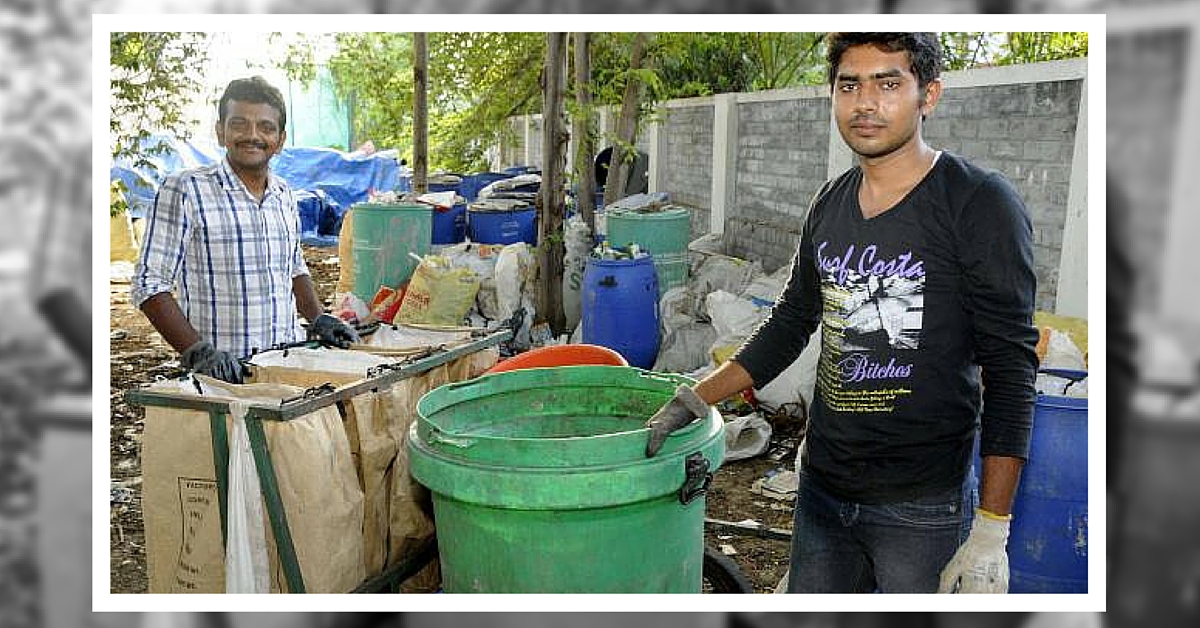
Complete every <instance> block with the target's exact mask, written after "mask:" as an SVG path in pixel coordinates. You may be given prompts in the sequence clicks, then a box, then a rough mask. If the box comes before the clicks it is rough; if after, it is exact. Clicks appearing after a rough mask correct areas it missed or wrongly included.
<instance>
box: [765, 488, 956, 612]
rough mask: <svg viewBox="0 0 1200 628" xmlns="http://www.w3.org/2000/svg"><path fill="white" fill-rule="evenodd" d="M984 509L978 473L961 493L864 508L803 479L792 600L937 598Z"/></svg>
mask: <svg viewBox="0 0 1200 628" xmlns="http://www.w3.org/2000/svg"><path fill="white" fill-rule="evenodd" d="M976 502H977V492H976V490H975V482H974V477H973V474H970V473H969V474H968V475H967V480H966V482H964V484H963V487H962V488H961V489H953V490H951V491H947V492H942V493H940V494H936V495H930V496H927V497H922V498H919V499H914V500H912V501H906V502H897V503H890V504H858V503H854V502H847V501H842V500H840V499H838V498H837V497H835V496H833V495H830V494H829V493H828V492H827V491H825V490H823V489H822V487H820V486H819V485H817V483H816V482H814V481H812V478H811V476H809V475H807V474H805V473H803V472H801V474H800V488H799V491H798V494H797V496H796V512H795V522H794V524H793V527H792V557H791V568H790V571H789V572H788V593H870V592H873V591H878V592H882V593H936V592H937V589H938V579H939V576H940V574H941V571H942V568H943V567H945V566H946V563H948V562H950V558H951V557H953V556H954V552H955V550H957V549H958V546H959V545H960V544H961V543H962V542H963V541H965V540H966V538H967V534H968V533H969V532H970V529H971V520H972V518H973V516H974V513H975V504H976Z"/></svg>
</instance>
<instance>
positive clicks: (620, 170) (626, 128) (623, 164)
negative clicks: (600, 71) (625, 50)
mask: <svg viewBox="0 0 1200 628" xmlns="http://www.w3.org/2000/svg"><path fill="white" fill-rule="evenodd" d="M647 39H648V36H647V34H646V33H638V34H637V36H636V37H635V38H634V40H633V52H632V53H631V54H630V55H629V57H630V58H629V69H630V71H633V70H640V69H641V68H642V62H643V61H644V60H645V58H646V44H647ZM641 95H642V82H641V81H640V80H638V79H637V77H636V75H634V74H630V75H629V80H628V81H626V82H625V96H624V97H623V98H622V100H621V117H620V119H618V120H617V139H616V142H614V144H613V151H612V159H611V160H610V161H609V164H608V178H607V179H605V183H604V204H605V205H606V206H607V205H609V204H610V203H612V202H613V201H617V200H620V199H622V198H624V197H625V183H626V181H627V180H628V179H629V166H630V164H631V163H632V162H633V155H627V154H626V153H625V149H624V147H626V146H632V145H633V141H634V139H636V138H635V137H634V135H635V133H636V131H637V115H638V105H639V104H640V102H641Z"/></svg>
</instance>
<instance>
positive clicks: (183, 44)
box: [109, 32, 208, 163]
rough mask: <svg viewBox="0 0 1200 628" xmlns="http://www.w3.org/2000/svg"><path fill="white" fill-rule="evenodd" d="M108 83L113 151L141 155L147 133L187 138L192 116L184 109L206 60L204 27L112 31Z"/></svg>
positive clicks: (196, 86) (132, 155)
mask: <svg viewBox="0 0 1200 628" xmlns="http://www.w3.org/2000/svg"><path fill="white" fill-rule="evenodd" d="M109 54H110V55H111V61H110V64H111V65H110V71H109V77H110V78H109V87H110V89H111V93H112V109H111V111H110V115H109V130H110V131H111V132H112V142H111V146H110V148H111V151H112V155H113V157H114V158H116V157H134V158H141V159H142V161H143V163H145V160H144V155H143V154H142V152H141V150H140V148H139V147H140V145H141V143H142V142H143V141H144V140H145V139H147V138H149V137H150V135H151V134H152V133H155V132H163V133H169V134H172V135H176V136H178V137H183V138H186V137H188V136H189V135H190V128H191V126H192V125H194V123H195V121H194V120H189V119H188V118H187V117H186V115H185V111H184V110H185V107H186V105H187V103H188V101H189V100H190V99H191V97H192V96H193V95H194V94H196V93H199V90H200V84H199V81H200V78H201V73H202V69H203V67H204V64H205V63H206V62H207V61H208V39H207V35H206V34H204V33H168V32H139V33H112V37H111V39H110V41H109Z"/></svg>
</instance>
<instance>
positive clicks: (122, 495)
mask: <svg viewBox="0 0 1200 628" xmlns="http://www.w3.org/2000/svg"><path fill="white" fill-rule="evenodd" d="M335 256H336V249H332V248H307V249H306V251H305V257H306V260H307V262H308V266H309V269H310V271H311V272H312V274H313V280H314V282H315V283H316V285H317V292H318V294H320V296H321V297H322V298H323V299H329V298H330V297H331V296H332V294H333V287H334V285H335V284H336V282H337V265H336V259H335ZM110 307H111V323H112V330H111V333H112V337H111V353H112V379H111V383H110V385H111V390H110V394H111V401H112V423H111V427H110V435H111V439H112V440H111V446H110V448H109V452H110V456H111V458H110V465H111V469H112V477H113V485H112V501H111V527H110V535H109V538H110V547H111V563H110V566H111V574H112V590H113V592H114V593H140V592H145V591H146V587H147V575H146V549H145V535H144V532H143V522H142V514H141V459H140V443H141V438H142V429H143V416H144V412H143V410H142V409H141V408H138V407H131V406H130V405H128V404H126V403H125V402H124V399H123V394H124V391H125V390H127V389H129V388H131V387H133V386H136V385H138V384H141V383H145V382H149V381H153V380H154V379H156V378H159V377H170V376H173V375H176V374H179V373H180V367H179V364H178V362H177V361H176V358H177V356H176V354H175V352H174V351H173V350H171V348H170V347H169V346H168V345H167V344H166V343H165V342H164V341H163V340H162V339H161V337H159V336H158V334H157V333H156V332H155V331H154V330H153V328H152V327H151V326H150V324H149V323H148V322H147V321H146V318H145V317H144V316H143V315H142V314H141V313H140V312H137V311H136V310H135V309H134V308H133V307H132V306H131V305H130V303H129V285H128V284H127V283H115V282H114V283H112V284H111V292H110ZM798 427H799V426H798V424H796V423H795V422H794V421H783V422H779V424H778V425H777V426H776V432H777V434H776V436H775V437H774V438H773V441H781V440H783V439H785V438H790V437H794V436H795V435H796V434H795V432H796V431H797V430H798ZM793 455H794V454H789V455H788V456H787V457H785V458H783V459H782V460H781V461H779V462H775V461H772V460H770V459H768V458H767V457H766V456H760V457H758V458H754V459H750V460H744V461H738V462H733V463H729V464H726V465H725V466H723V467H722V468H721V469H719V470H718V471H717V472H716V473H715V477H714V480H713V484H712V486H711V488H710V490H709V493H708V497H707V499H708V502H707V514H708V516H709V517H710V518H713V519H720V520H725V521H734V522H739V521H744V520H747V519H751V520H754V521H757V522H759V523H764V524H766V525H768V526H771V527H775V528H785V529H786V528H790V527H791V503H790V502H781V501H776V500H774V499H772V498H769V497H763V496H761V495H757V494H753V493H751V492H750V488H751V485H752V484H753V483H754V481H755V480H756V479H758V478H760V477H763V476H764V475H766V474H767V473H768V472H769V471H771V470H772V469H777V468H790V467H791V463H792V457H793ZM705 539H706V542H707V543H708V544H709V545H710V546H711V547H714V548H722V547H723V546H724V550H725V551H726V553H730V552H733V553H732V554H731V557H732V558H733V560H734V561H736V562H737V564H738V566H739V567H740V568H741V570H742V572H743V574H744V575H745V576H746V577H747V578H748V579H749V580H750V582H751V583H753V585H754V588H755V590H756V591H757V592H760V593H769V592H771V591H772V590H773V589H774V588H775V585H776V583H778V582H779V580H780V578H782V577H783V575H784V574H785V573H786V572H787V560H788V545H787V542H785V541H778V540H770V539H760V538H756V537H753V536H749V535H744V534H730V533H728V532H717V531H714V530H706V532H705Z"/></svg>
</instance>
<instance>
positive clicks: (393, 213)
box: [352, 203, 433, 303]
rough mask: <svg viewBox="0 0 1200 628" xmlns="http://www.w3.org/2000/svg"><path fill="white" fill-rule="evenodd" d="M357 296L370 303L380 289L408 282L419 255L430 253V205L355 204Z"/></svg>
mask: <svg viewBox="0 0 1200 628" xmlns="http://www.w3.org/2000/svg"><path fill="white" fill-rule="evenodd" d="M352 209H353V210H354V219H353V220H354V223H353V228H354V245H353V253H354V288H353V291H354V294H355V295H357V296H358V297H359V298H360V299H362V300H363V301H366V302H367V303H370V302H371V299H372V298H373V297H374V296H375V293H376V292H378V291H379V288H380V286H387V287H389V288H396V287H398V286H400V285H401V284H403V283H404V282H406V281H408V280H409V279H410V278H411V277H412V274H413V270H414V269H416V267H417V259H416V258H414V257H413V256H412V255H410V253H413V254H416V255H417V256H424V255H426V254H428V253H429V242H430V240H431V239H432V230H433V210H432V208H431V207H430V206H429V205H421V204H417V203H401V204H397V205H387V204H382V203H359V204H357V205H354V206H353V208H352Z"/></svg>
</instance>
